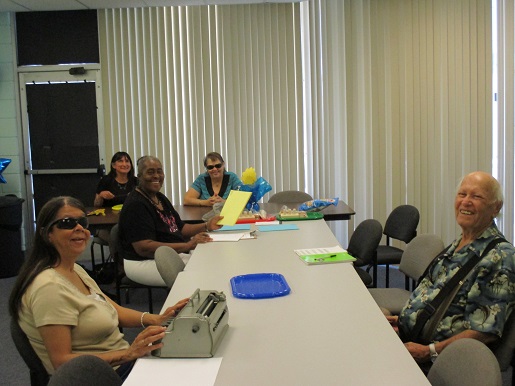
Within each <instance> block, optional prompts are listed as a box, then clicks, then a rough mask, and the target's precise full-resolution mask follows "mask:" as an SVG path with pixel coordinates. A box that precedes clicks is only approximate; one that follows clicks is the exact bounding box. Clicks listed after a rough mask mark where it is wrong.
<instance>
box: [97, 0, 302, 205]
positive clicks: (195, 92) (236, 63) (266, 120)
mask: <svg viewBox="0 0 515 386" xmlns="http://www.w3.org/2000/svg"><path fill="white" fill-rule="evenodd" d="M298 9H299V5H298V4H258V5H234V6H233V5H230V6H229V5H227V6H202V7H195V6H191V7H189V6H180V7H159V8H158V7H155V8H136V9H123V10H100V11H99V26H100V41H101V56H102V71H103V84H104V89H103V90H104V91H103V92H104V103H105V104H106V105H107V106H106V108H105V111H106V112H107V113H106V114H105V132H106V149H108V150H110V151H111V152H112V153H114V152H116V151H118V150H122V149H123V150H126V151H128V152H129V153H130V154H131V155H132V157H133V158H134V160H136V159H137V158H139V157H140V156H142V155H145V154H151V155H155V156H157V157H159V158H160V159H161V160H162V162H163V166H164V168H165V172H166V174H167V177H166V179H165V186H164V190H163V191H164V193H165V194H166V195H167V196H168V197H170V198H171V200H172V202H174V203H181V202H182V197H183V195H184V193H185V192H186V190H187V189H188V188H189V186H190V184H191V182H192V181H193V179H194V178H195V177H196V176H197V175H198V174H199V173H200V172H202V171H203V163H202V162H203V158H204V156H205V154H206V153H207V152H209V151H219V152H221V153H222V155H223V156H224V158H225V160H226V163H227V168H228V170H231V171H234V172H235V173H237V174H238V175H241V173H242V171H243V170H245V169H246V168H247V167H250V166H253V167H255V168H256V171H257V173H258V174H260V175H263V176H264V177H265V178H266V179H267V180H268V181H269V182H270V183H271V185H272V186H273V187H274V191H279V190H282V189H299V188H300V189H303V188H304V179H303V178H304V160H303V157H301V156H299V155H301V154H302V150H303V147H304V142H303V137H302V110H301V107H302V93H301V90H302V77H301V75H302V73H301V63H300V46H299V44H300V39H299V36H300V21H299V12H298Z"/></svg>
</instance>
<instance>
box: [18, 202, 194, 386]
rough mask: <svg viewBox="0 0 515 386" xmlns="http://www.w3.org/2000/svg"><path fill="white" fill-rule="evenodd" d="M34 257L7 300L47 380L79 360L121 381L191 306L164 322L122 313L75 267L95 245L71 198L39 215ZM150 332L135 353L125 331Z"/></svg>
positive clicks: (166, 315)
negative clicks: (100, 364)
mask: <svg viewBox="0 0 515 386" xmlns="http://www.w3.org/2000/svg"><path fill="white" fill-rule="evenodd" d="M36 226H37V228H36V236H35V239H34V243H33V249H32V251H31V253H30V255H29V257H28V259H27V260H26V261H25V263H24V265H23V267H22V268H21V271H20V273H19V275H18V278H17V281H16V283H15V285H14V287H13V291H12V293H11V297H10V299H9V311H10V314H11V316H12V317H13V318H14V319H15V320H16V321H18V323H19V325H20V327H21V329H22V330H23V331H24V332H25V334H26V335H27V336H28V338H29V341H30V343H31V345H32V347H33V348H34V350H35V351H36V353H37V355H38V357H39V358H40V359H41V361H42V362H43V364H44V366H45V368H46V370H47V371H48V373H49V374H53V373H54V372H55V370H56V369H57V368H58V367H59V366H61V365H62V364H63V363H65V362H67V361H69V360H70V359H72V358H75V357H77V356H80V355H85V354H89V355H94V356H97V357H99V358H101V359H103V360H105V361H106V362H107V363H109V364H110V365H111V366H112V367H113V368H115V369H116V370H117V372H118V374H119V375H120V376H121V377H122V378H123V377H124V376H126V375H127V374H128V372H129V371H130V368H131V367H132V364H133V362H134V360H135V359H137V358H139V357H141V356H143V355H146V354H148V353H149V352H150V351H151V350H153V349H156V348H158V347H159V346H160V345H161V343H158V344H155V345H154V346H152V344H153V343H155V342H156V341H157V340H159V339H161V338H162V337H163V336H164V331H165V328H164V327H161V325H162V324H163V323H164V322H165V321H166V320H167V319H169V318H170V317H173V316H174V315H175V314H176V313H177V312H178V311H179V310H180V309H181V308H182V307H184V305H185V304H186V301H187V299H184V300H182V301H180V302H178V303H177V304H176V305H175V306H173V307H170V308H168V309H167V310H166V311H165V312H164V313H163V314H162V315H155V314H149V313H147V312H144V313H142V312H140V311H135V310H131V309H129V308H125V307H121V306H119V305H118V304H116V303H115V302H114V301H112V300H111V299H109V297H108V296H106V295H105V294H104V293H103V292H102V290H101V289H100V288H99V287H98V285H97V284H96V283H95V281H94V280H93V279H92V278H91V277H89V276H88V274H87V273H86V272H85V271H84V269H82V268H81V267H80V266H79V265H78V264H76V263H75V262H76V260H77V258H78V257H79V255H80V254H81V253H82V252H83V251H84V250H85V248H86V246H87V242H88V240H89V237H90V232H89V231H88V229H87V228H88V219H87V217H85V212H84V206H83V205H82V203H81V202H80V201H78V200H77V199H75V198H72V197H56V198H53V199H51V200H50V201H49V202H47V203H46V204H45V205H44V206H43V208H42V209H41V211H40V213H39V215H38V219H37V223H36ZM140 325H141V326H143V327H145V326H149V327H146V328H145V329H144V330H143V331H142V332H141V333H140V334H139V335H138V336H137V337H136V339H135V340H134V342H133V343H132V344H131V345H130V344H129V343H128V342H127V341H125V340H124V339H123V334H122V333H120V330H119V327H139V326H140Z"/></svg>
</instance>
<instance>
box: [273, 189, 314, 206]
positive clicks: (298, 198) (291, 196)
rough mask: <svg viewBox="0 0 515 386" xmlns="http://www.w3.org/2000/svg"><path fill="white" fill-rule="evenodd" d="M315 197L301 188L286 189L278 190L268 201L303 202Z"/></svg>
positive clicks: (281, 202) (280, 202)
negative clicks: (300, 189)
mask: <svg viewBox="0 0 515 386" xmlns="http://www.w3.org/2000/svg"><path fill="white" fill-rule="evenodd" d="M312 199H313V197H311V195H309V194H307V193H304V192H301V191H299V190H285V191H283V192H278V193H275V194H273V195H272V196H271V197H270V199H269V200H268V202H272V203H278V204H287V203H297V202H298V203H301V202H306V201H310V200H312Z"/></svg>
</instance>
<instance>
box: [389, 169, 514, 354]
mask: <svg viewBox="0 0 515 386" xmlns="http://www.w3.org/2000/svg"><path fill="white" fill-rule="evenodd" d="M502 205H503V197H502V191H501V187H500V185H499V183H498V182H497V180H496V179H495V178H493V177H492V176H491V175H490V174H488V173H484V172H473V173H470V174H468V175H467V176H465V177H464V178H463V179H462V181H461V184H460V185H459V188H458V191H457V194H456V199H455V204H454V209H455V214H456V221H457V223H458V225H459V226H460V227H461V229H462V234H461V237H460V238H458V239H456V240H455V241H454V242H453V243H452V245H451V246H450V247H449V249H448V250H447V251H446V253H445V254H444V255H442V256H441V258H439V259H437V260H436V261H435V262H434V263H433V264H432V265H431V266H430V268H429V270H428V272H427V274H426V276H425V277H424V278H423V279H422V281H421V282H420V284H419V285H418V286H417V288H416V289H415V291H414V292H413V293H412V295H411V297H410V299H409V301H408V303H407V304H406V306H405V307H404V309H403V310H402V311H401V314H400V315H399V317H397V316H387V318H388V319H389V321H390V323H391V324H392V325H393V326H394V328H395V329H398V330H399V331H400V332H401V337H402V336H404V337H406V336H409V334H410V331H411V330H412V329H413V327H414V326H415V323H416V320H417V317H418V315H419V311H420V310H421V309H423V308H424V306H425V305H426V304H428V303H430V302H431V301H432V300H433V299H434V298H435V296H436V295H437V294H438V292H440V290H441V288H442V287H443V286H444V285H445V284H446V283H447V282H448V281H449V279H450V278H451V277H452V276H454V274H455V273H456V272H457V271H458V270H459V268H460V267H461V266H463V265H464V264H465V263H466V262H467V260H469V259H470V258H471V256H472V255H471V252H473V253H474V254H477V255H478V256H480V255H481V254H482V253H483V251H484V250H485V248H486V247H487V245H488V244H489V243H490V242H491V241H492V240H494V239H496V238H504V236H503V235H502V234H501V232H500V231H499V229H497V226H496V225H495V222H494V218H495V217H496V216H497V215H498V214H499V211H500V210H501V208H502ZM514 303H515V248H514V247H513V245H511V244H510V243H508V242H506V241H503V242H501V243H499V244H497V245H496V246H495V247H493V248H492V249H491V250H490V251H489V252H488V253H487V254H486V255H485V256H484V257H483V258H482V259H481V260H480V261H479V263H478V264H477V265H476V266H475V268H474V269H473V270H472V271H471V272H470V274H469V275H468V276H467V279H466V281H465V282H464V284H463V285H462V286H461V287H460V289H459V290H458V292H457V293H456V295H455V296H454V298H453V299H452V301H451V302H450V305H449V307H448V308H447V310H446V312H445V314H444V315H443V317H442V319H441V320H440V321H439V322H438V324H437V325H436V328H435V330H434V332H432V337H431V339H430V341H431V343H430V344H429V345H425V344H420V343H415V342H409V341H408V342H406V343H405V345H406V348H407V349H408V350H409V352H410V353H411V355H412V356H413V358H414V359H415V360H416V361H417V362H419V363H425V362H429V361H430V360H433V361H434V359H436V357H437V356H438V353H440V352H441V351H442V350H444V349H445V347H447V346H448V345H449V344H450V343H452V342H453V341H455V340H457V339H461V338H473V339H477V340H479V341H482V342H483V343H485V344H490V343H493V342H494V341H495V340H497V339H498V338H499V337H500V336H502V333H503V329H504V324H505V322H506V320H507V319H508V317H509V316H510V314H511V312H512V310H513V305H514Z"/></svg>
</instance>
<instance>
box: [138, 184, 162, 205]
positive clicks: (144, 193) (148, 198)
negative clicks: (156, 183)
mask: <svg viewBox="0 0 515 386" xmlns="http://www.w3.org/2000/svg"><path fill="white" fill-rule="evenodd" d="M136 191H138V193H140V194H141V195H142V196H143V197H145V198H146V199H147V200H149V201H150V202H151V203H152V205H154V206H155V207H156V208H157V209H159V210H163V208H164V206H163V203H162V202H161V200H160V199H159V198H158V197H157V196H156V197H155V199H156V200H157V202H156V201H154V200H153V199H152V197H150V196H149V195H148V194H147V192H145V191H144V190H143V189H140V188H136Z"/></svg>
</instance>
